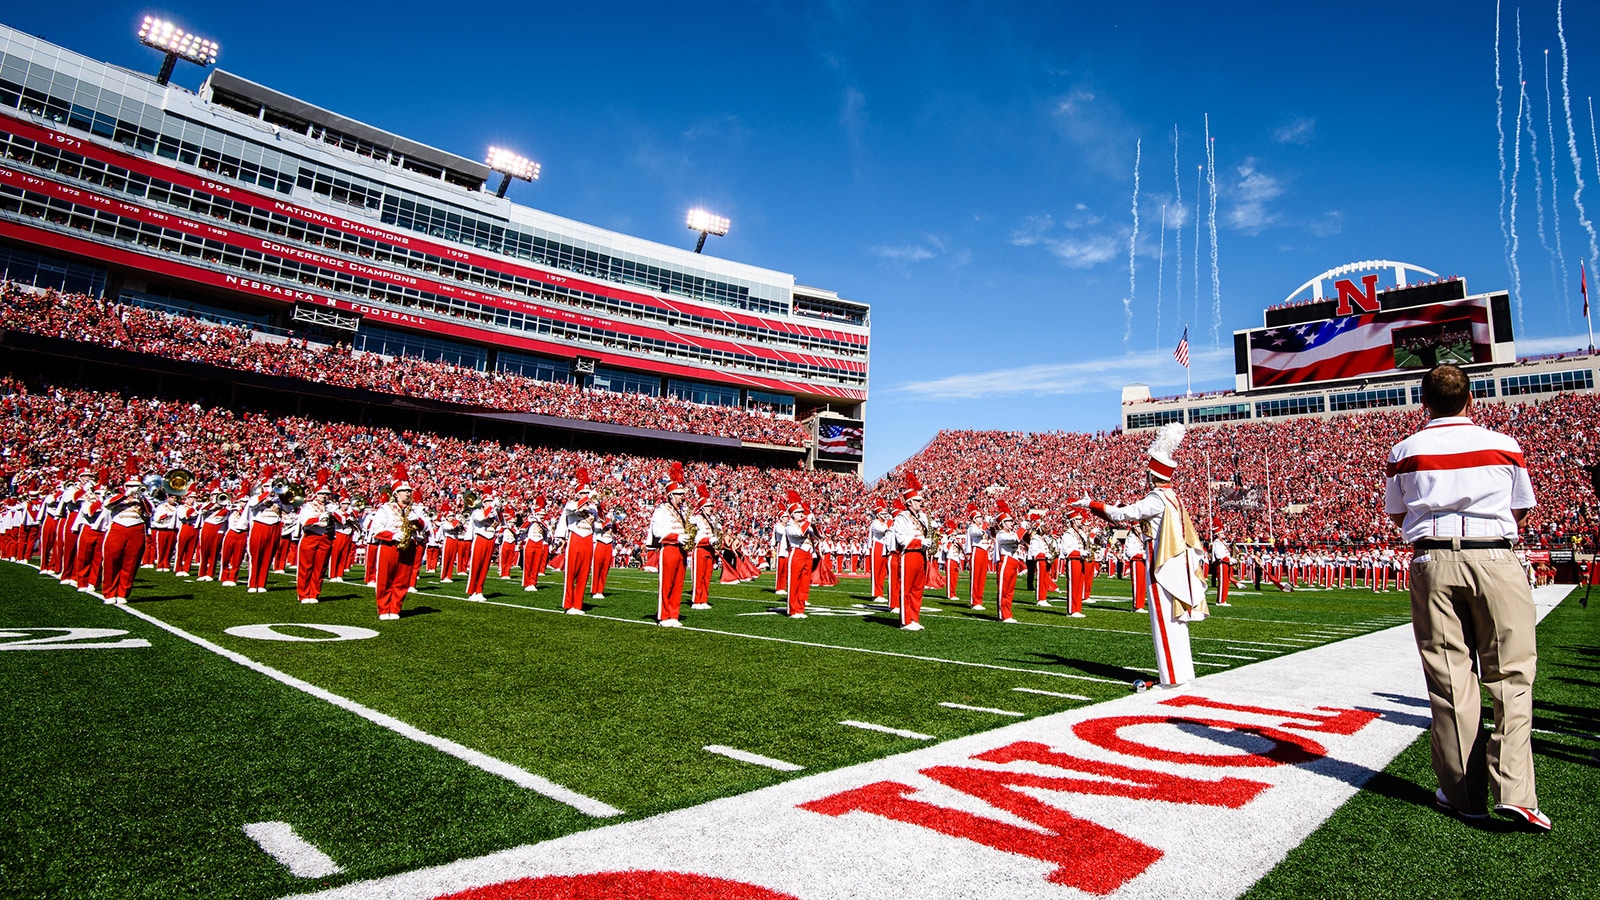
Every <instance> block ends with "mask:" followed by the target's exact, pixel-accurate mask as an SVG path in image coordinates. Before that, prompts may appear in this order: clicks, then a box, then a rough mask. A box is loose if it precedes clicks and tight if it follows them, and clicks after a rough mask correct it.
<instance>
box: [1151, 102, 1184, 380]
mask: <svg viewBox="0 0 1600 900" xmlns="http://www.w3.org/2000/svg"><path fill="white" fill-rule="evenodd" d="M1172 198H1173V199H1172V202H1173V208H1172V236H1173V237H1172V246H1173V252H1174V254H1175V257H1174V259H1173V265H1172V272H1173V275H1174V276H1175V277H1174V278H1173V279H1172V282H1173V285H1172V305H1173V307H1174V308H1176V309H1177V310H1178V311H1179V312H1182V311H1183V222H1184V219H1183V216H1184V209H1183V179H1182V178H1180V177H1179V176H1178V126H1177V124H1176V123H1174V124H1173V126H1172ZM1160 346H1161V322H1160V320H1159V319H1157V321H1156V347H1157V348H1158V349H1159V348H1160Z"/></svg>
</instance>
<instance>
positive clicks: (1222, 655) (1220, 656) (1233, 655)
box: [1195, 653, 1259, 662]
mask: <svg viewBox="0 0 1600 900" xmlns="http://www.w3.org/2000/svg"><path fill="white" fill-rule="evenodd" d="M1203 656H1205V657H1210V658H1212V659H1248V660H1250V661H1252V662H1254V661H1255V660H1256V659H1258V658H1259V657H1255V656H1240V655H1239V654H1237V653H1196V654H1195V658H1196V659H1198V658H1200V657H1203Z"/></svg>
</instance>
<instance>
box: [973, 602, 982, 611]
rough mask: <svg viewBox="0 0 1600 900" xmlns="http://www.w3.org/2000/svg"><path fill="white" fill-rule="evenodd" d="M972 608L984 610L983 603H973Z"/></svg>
mask: <svg viewBox="0 0 1600 900" xmlns="http://www.w3.org/2000/svg"><path fill="white" fill-rule="evenodd" d="M972 608H973V609H975V610H977V611H978V612H983V604H982V603H974V604H973V605H972Z"/></svg>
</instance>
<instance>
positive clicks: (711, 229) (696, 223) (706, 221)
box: [689, 207, 728, 253]
mask: <svg viewBox="0 0 1600 900" xmlns="http://www.w3.org/2000/svg"><path fill="white" fill-rule="evenodd" d="M689 230H690V231H698V232H700V240H699V241H698V242H696V243H695V245H694V252H696V253H699V252H700V251H702V250H704V249H705V248H706V235H708V234H714V235H717V236H718V237H721V236H722V235H725V234H727V233H728V219H727V217H726V216H719V215H717V214H715V213H712V212H708V211H706V210H703V209H700V208H699V207H696V208H694V209H691V210H689Z"/></svg>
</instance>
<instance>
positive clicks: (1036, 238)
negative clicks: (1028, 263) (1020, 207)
mask: <svg viewBox="0 0 1600 900" xmlns="http://www.w3.org/2000/svg"><path fill="white" fill-rule="evenodd" d="M1072 209H1073V214H1072V215H1070V216H1068V217H1067V218H1066V219H1064V220H1062V221H1061V222H1059V223H1058V222H1057V221H1056V220H1055V217H1054V216H1052V215H1050V214H1049V213H1040V214H1038V215H1032V216H1027V217H1025V218H1024V219H1023V220H1022V222H1021V224H1019V225H1018V226H1017V227H1016V228H1014V229H1012V232H1011V243H1012V244H1014V245H1015V246H1018V247H1034V246H1043V247H1044V248H1045V249H1046V250H1049V251H1050V253H1051V255H1053V256H1055V257H1056V258H1057V259H1059V260H1061V261H1062V262H1063V263H1065V264H1066V265H1067V267H1068V268H1072V269H1088V268H1092V267H1094V266H1097V265H1099V264H1101V263H1103V262H1106V261H1107V260H1109V259H1111V258H1113V257H1114V256H1116V255H1117V253H1118V252H1119V248H1120V247H1121V246H1123V244H1122V241H1125V240H1126V237H1125V236H1124V235H1121V234H1117V233H1112V234H1106V233H1084V234H1079V233H1076V232H1081V231H1083V230H1084V229H1088V228H1093V227H1094V226H1096V225H1098V224H1100V223H1101V222H1102V221H1104V218H1105V217H1104V216H1097V215H1094V214H1093V213H1091V212H1089V208H1088V207H1087V206H1085V205H1084V204H1082V203H1078V204H1075V205H1074V206H1073V208H1072ZM1058 229H1059V230H1058ZM1062 232H1065V233H1062Z"/></svg>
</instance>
